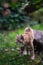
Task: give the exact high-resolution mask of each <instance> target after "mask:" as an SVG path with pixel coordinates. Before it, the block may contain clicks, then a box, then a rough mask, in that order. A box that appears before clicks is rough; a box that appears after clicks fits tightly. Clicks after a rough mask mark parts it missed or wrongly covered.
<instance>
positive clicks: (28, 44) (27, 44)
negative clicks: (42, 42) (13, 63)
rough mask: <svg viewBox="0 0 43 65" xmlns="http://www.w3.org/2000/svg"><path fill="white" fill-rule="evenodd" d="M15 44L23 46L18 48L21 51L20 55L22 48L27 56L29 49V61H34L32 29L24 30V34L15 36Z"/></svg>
mask: <svg viewBox="0 0 43 65" xmlns="http://www.w3.org/2000/svg"><path fill="white" fill-rule="evenodd" d="M16 41H17V43H20V44H23V46H21V47H20V49H21V51H20V52H21V54H22V53H23V51H24V48H26V51H27V54H28V50H29V48H30V57H31V60H34V59H35V54H34V45H33V41H34V32H33V29H32V28H28V27H27V28H25V30H24V33H23V34H19V35H18V36H17V39H16Z"/></svg>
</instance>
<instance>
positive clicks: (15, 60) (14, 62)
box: [0, 25, 43, 65]
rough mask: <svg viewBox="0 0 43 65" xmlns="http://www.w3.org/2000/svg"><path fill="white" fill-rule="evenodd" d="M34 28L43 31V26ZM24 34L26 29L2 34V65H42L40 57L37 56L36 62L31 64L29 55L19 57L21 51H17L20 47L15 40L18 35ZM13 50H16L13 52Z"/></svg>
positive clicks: (0, 54) (0, 61) (0, 57)
mask: <svg viewBox="0 0 43 65" xmlns="http://www.w3.org/2000/svg"><path fill="white" fill-rule="evenodd" d="M32 28H33V29H36V30H43V26H42V25H35V26H33V27H32ZM23 32H24V28H21V29H18V30H15V31H7V32H5V31H4V32H2V33H0V65H32V63H33V64H34V65H38V63H40V59H39V58H40V56H36V58H35V60H34V62H31V61H30V57H29V55H23V56H20V55H19V51H18V50H17V49H16V48H18V45H17V44H16V43H15V39H16V35H17V33H18V34H22V33H23ZM6 48H7V49H8V51H7V52H6V51H5V49H6ZM12 48H13V49H15V50H13V51H12V50H11V49H12ZM41 65H43V63H42V64H41Z"/></svg>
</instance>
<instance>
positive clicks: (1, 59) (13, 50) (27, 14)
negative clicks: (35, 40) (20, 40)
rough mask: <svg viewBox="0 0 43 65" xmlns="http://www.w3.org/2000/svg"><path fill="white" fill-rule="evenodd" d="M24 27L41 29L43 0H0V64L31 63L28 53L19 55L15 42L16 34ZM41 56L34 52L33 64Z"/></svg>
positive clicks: (19, 64)
mask: <svg viewBox="0 0 43 65" xmlns="http://www.w3.org/2000/svg"><path fill="white" fill-rule="evenodd" d="M25 27H32V28H33V29H34V30H41V31H42V30H43V0H3V1H2V0H0V65H31V64H32V63H31V62H30V61H29V56H28V55H27V56H22V58H21V57H20V56H19V51H20V49H19V45H17V44H16V43H15V39H16V36H17V34H22V33H23V32H24V28H25ZM41 58H42V59H43V54H42V55H40V56H39V55H37V54H36V59H35V61H34V65H38V63H40V59H41ZM42 59H41V60H42ZM21 61H22V62H21ZM40 65H43V61H42V62H41V63H40Z"/></svg>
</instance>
